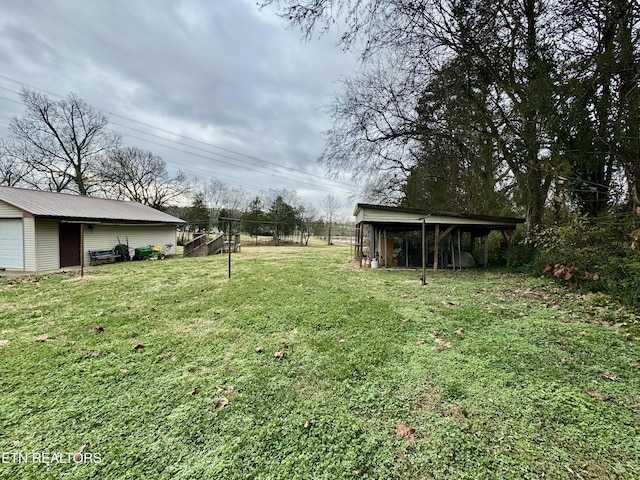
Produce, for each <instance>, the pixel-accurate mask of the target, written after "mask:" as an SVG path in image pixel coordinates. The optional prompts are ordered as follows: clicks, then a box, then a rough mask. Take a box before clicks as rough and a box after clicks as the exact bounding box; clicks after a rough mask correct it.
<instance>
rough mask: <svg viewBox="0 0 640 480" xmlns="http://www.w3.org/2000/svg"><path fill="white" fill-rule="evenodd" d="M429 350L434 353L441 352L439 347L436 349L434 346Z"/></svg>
mask: <svg viewBox="0 0 640 480" xmlns="http://www.w3.org/2000/svg"><path fill="white" fill-rule="evenodd" d="M431 350H433V351H434V352H436V353H440V352H441V351H442V349H441V348H440V347H436V346H433V347H431Z"/></svg>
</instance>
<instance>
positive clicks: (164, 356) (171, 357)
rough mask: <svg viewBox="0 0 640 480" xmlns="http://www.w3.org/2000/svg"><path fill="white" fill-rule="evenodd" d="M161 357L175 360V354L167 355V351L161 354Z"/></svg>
mask: <svg viewBox="0 0 640 480" xmlns="http://www.w3.org/2000/svg"><path fill="white" fill-rule="evenodd" d="M162 358H163V359H165V360H171V361H172V362H175V361H176V356H175V355H169V354H168V353H165V354H164V355H162Z"/></svg>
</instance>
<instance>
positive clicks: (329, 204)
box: [320, 193, 340, 245]
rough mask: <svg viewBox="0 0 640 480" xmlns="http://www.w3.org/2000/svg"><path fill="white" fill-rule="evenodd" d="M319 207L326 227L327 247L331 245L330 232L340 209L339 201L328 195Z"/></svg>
mask: <svg viewBox="0 0 640 480" xmlns="http://www.w3.org/2000/svg"><path fill="white" fill-rule="evenodd" d="M320 207H321V208H322V210H323V211H324V215H325V222H326V223H325V225H326V227H327V245H331V230H332V229H333V222H334V220H335V216H336V214H337V213H338V209H339V208H340V201H339V200H338V198H337V197H336V196H334V195H332V194H331V193H330V194H328V195H327V196H326V197H325V199H324V200H323V201H322V202H320Z"/></svg>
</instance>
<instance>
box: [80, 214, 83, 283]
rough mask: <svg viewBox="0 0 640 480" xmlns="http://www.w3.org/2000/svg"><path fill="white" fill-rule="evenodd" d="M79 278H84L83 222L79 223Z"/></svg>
mask: <svg viewBox="0 0 640 480" xmlns="http://www.w3.org/2000/svg"><path fill="white" fill-rule="evenodd" d="M80 278H84V223H81V224H80Z"/></svg>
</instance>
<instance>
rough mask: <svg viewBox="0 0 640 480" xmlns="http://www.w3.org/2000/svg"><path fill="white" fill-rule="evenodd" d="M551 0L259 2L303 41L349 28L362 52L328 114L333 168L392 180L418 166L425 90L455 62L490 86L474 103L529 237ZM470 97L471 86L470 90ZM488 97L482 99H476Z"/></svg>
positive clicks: (349, 38)
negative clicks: (274, 9)
mask: <svg viewBox="0 0 640 480" xmlns="http://www.w3.org/2000/svg"><path fill="white" fill-rule="evenodd" d="M552 1H553V0H505V1H500V2H495V1H493V0H480V1H477V2H459V1H457V0H265V1H264V2H263V4H265V5H269V4H277V5H278V6H279V7H280V9H279V12H280V14H281V15H282V16H283V17H284V18H286V19H288V21H289V22H290V23H291V24H292V25H295V26H298V27H300V28H301V30H302V32H303V34H304V36H305V37H306V38H307V39H310V38H312V36H313V33H314V32H316V31H318V30H320V31H321V32H324V31H326V30H327V29H329V28H331V27H332V26H334V25H345V30H344V32H343V34H342V36H341V43H342V46H343V47H345V48H353V49H358V50H359V52H360V55H361V58H362V60H363V72H364V73H360V74H358V75H357V76H356V77H354V78H353V79H350V80H347V81H346V82H345V89H344V93H342V94H340V95H339V96H338V97H337V98H336V99H335V100H334V102H333V104H332V106H331V107H330V112H331V114H332V115H333V118H334V128H332V129H331V130H330V131H329V132H328V143H327V148H326V150H325V152H324V154H323V156H322V160H323V161H324V162H325V163H327V164H328V165H329V166H330V167H334V168H337V169H344V168H345V167H346V168H353V167H352V166H354V165H355V167H356V168H357V169H358V171H359V175H360V176H361V177H363V176H364V177H365V178H366V174H367V169H369V170H373V171H375V172H379V171H382V170H384V169H390V170H393V171H394V172H395V173H394V174H392V175H388V176H387V178H388V179H391V180H392V181H397V182H399V183H402V182H403V177H404V178H406V175H407V174H408V172H409V169H410V168H412V167H413V166H414V165H413V164H412V161H414V159H415V156H414V155H412V154H413V151H412V150H413V149H414V148H415V145H416V143H415V142H416V140H417V138H418V137H419V130H418V129H417V128H416V127H417V125H416V123H417V121H418V117H417V115H416V114H415V109H416V107H417V106H418V102H419V99H420V98H421V97H422V94H423V92H424V89H425V88H426V87H427V85H429V83H430V82H431V81H433V79H434V78H436V76H437V75H438V73H439V72H440V71H441V70H442V68H443V67H444V66H446V65H447V64H449V63H450V62H451V60H452V59H456V58H457V59H459V61H460V62H461V64H463V66H464V68H466V69H468V70H469V71H471V72H474V75H475V76H476V77H477V78H479V79H481V80H482V86H483V87H484V86H485V85H487V88H486V90H485V92H488V95H484V96H482V97H479V98H477V99H476V101H477V102H478V110H479V111H482V110H484V111H486V113H487V118H486V122H485V123H486V125H487V129H488V130H489V133H490V134H491V135H492V137H493V139H494V149H495V150H494V155H495V156H496V157H498V158H500V159H501V160H502V161H503V162H505V163H506V164H507V165H508V166H509V169H510V170H511V174H512V176H513V178H514V180H515V182H516V187H517V190H518V197H519V199H520V201H521V203H522V205H523V206H524V207H525V209H526V214H527V227H528V231H529V232H532V231H533V227H534V226H535V225H537V224H538V223H540V222H541V219H542V212H543V209H544V202H545V199H546V197H547V193H548V189H549V186H550V179H551V178H552V176H553V173H554V170H553V165H552V161H553V160H554V157H550V156H546V155H545V152H547V151H548V149H549V143H550V138H549V132H548V128H547V123H548V119H547V116H548V114H549V112H550V111H551V105H552V89H551V86H552V80H551V79H552V68H553V62H552V60H553V59H552V55H551V54H552V52H553V45H554V42H556V41H558V38H557V36H559V33H558V32H557V31H556V29H554V28H553V20H554V16H553V14H552V13H551V12H550V10H549V8H548V4H549V3H551V2H552ZM468 91H469V92H471V93H473V94H475V92H474V90H473V88H470V89H469V90H468ZM478 93H481V94H482V93H484V92H478Z"/></svg>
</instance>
